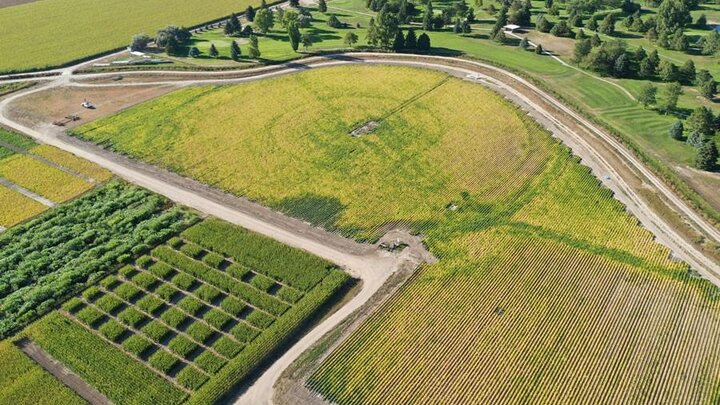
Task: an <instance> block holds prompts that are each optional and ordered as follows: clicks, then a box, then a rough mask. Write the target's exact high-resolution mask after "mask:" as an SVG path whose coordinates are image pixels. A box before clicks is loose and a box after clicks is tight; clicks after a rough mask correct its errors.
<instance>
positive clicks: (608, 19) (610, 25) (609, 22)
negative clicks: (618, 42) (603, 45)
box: [598, 13, 615, 35]
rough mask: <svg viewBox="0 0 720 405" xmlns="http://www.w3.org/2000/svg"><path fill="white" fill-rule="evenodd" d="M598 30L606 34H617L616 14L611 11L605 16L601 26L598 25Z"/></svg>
mask: <svg viewBox="0 0 720 405" xmlns="http://www.w3.org/2000/svg"><path fill="white" fill-rule="evenodd" d="M598 31H600V33H601V34H605V35H613V34H615V16H614V15H613V14H612V13H609V14H608V15H606V16H605V18H603V20H602V22H601V23H600V26H599V27H598Z"/></svg>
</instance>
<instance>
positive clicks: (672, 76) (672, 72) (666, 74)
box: [658, 59, 680, 82]
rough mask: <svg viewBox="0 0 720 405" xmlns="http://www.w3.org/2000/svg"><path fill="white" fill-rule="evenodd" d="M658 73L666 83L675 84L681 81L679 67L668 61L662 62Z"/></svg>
mask: <svg viewBox="0 0 720 405" xmlns="http://www.w3.org/2000/svg"><path fill="white" fill-rule="evenodd" d="M658 73H659V74H660V79H662V80H663V81H664V82H674V81H677V80H678V79H680V72H679V71H678V68H677V66H675V64H674V63H672V62H670V61H669V60H667V59H663V60H661V61H660V68H659V71H658Z"/></svg>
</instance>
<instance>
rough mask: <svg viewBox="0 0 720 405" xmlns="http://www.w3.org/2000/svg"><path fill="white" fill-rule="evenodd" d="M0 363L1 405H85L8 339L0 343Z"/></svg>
mask: <svg viewBox="0 0 720 405" xmlns="http://www.w3.org/2000/svg"><path fill="white" fill-rule="evenodd" d="M0 364H2V367H3V372H2V373H0V387H2V389H1V390H0V404H3V405H19V404H36V405H55V404H63V405H82V404H86V402H85V401H83V399H82V398H80V397H79V396H77V394H75V393H74V392H73V391H72V390H70V389H69V388H68V387H66V386H65V385H63V384H62V383H61V382H59V381H58V380H56V379H55V378H54V377H53V376H52V375H50V374H49V373H48V372H46V371H45V370H43V369H42V367H40V366H39V365H38V364H36V363H35V362H33V361H32V360H31V359H30V358H29V357H27V356H26V355H25V354H24V353H23V352H22V351H20V349H18V348H17V347H16V346H15V345H14V344H12V342H10V341H8V340H5V341H2V342H0Z"/></svg>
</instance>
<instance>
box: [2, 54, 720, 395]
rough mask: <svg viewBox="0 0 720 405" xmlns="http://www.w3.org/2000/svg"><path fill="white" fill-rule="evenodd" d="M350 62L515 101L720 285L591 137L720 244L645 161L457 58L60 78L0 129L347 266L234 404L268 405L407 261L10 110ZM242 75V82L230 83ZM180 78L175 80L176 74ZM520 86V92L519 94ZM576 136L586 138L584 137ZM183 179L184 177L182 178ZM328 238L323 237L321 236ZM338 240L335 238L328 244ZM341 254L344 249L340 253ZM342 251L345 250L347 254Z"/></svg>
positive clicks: (520, 83) (548, 100) (554, 105)
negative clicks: (341, 298)
mask: <svg viewBox="0 0 720 405" xmlns="http://www.w3.org/2000/svg"><path fill="white" fill-rule="evenodd" d="M347 64H391V65H402V66H411V67H420V68H427V69H434V70H440V71H443V72H446V73H449V74H451V75H454V76H456V77H460V78H465V79H467V78H468V77H469V76H471V77H472V81H475V82H478V83H480V84H482V85H485V86H488V87H490V88H492V89H494V90H496V91H498V92H499V93H501V94H503V95H505V96H506V97H508V98H509V99H511V100H513V101H514V102H515V103H516V104H518V105H520V106H521V107H522V108H524V109H525V110H527V111H528V112H529V113H530V114H531V115H532V116H533V117H534V118H535V119H536V120H538V121H539V122H540V123H542V124H543V125H545V126H546V127H547V128H548V129H549V130H551V131H552V132H553V134H554V135H555V136H556V137H558V138H559V139H561V140H562V141H563V142H564V143H565V144H566V145H567V146H569V147H570V148H571V149H572V150H573V153H574V154H576V155H578V156H580V157H581V158H582V160H583V164H585V165H587V166H589V167H590V168H591V169H592V170H593V173H595V175H596V176H598V177H599V178H606V177H605V176H610V178H611V179H612V180H611V181H607V180H606V181H604V182H603V183H604V184H605V185H606V186H607V187H609V188H610V189H612V190H613V191H614V192H615V196H616V198H617V199H618V200H620V201H621V202H623V203H624V204H625V205H626V206H627V208H628V210H629V211H630V212H632V213H633V214H634V215H635V216H636V217H637V218H638V219H639V220H640V221H641V222H642V224H643V225H644V226H645V227H646V228H648V229H649V230H650V231H652V232H653V233H654V234H655V236H656V237H657V238H658V240H659V241H660V242H662V243H663V244H665V245H667V246H668V247H670V248H671V249H672V250H673V252H675V254H676V255H677V256H678V257H680V258H682V259H683V260H685V261H687V262H688V263H689V264H690V265H691V266H693V267H694V268H695V269H697V270H698V271H699V272H701V273H702V274H703V275H704V276H705V277H707V278H708V279H710V280H711V281H712V282H713V283H715V284H716V285H720V276H719V275H720V268H719V267H718V265H717V263H715V262H714V261H713V260H712V259H710V258H708V257H706V256H705V255H703V254H702V252H700V251H698V250H697V249H696V248H695V247H694V246H693V245H691V244H690V243H688V242H686V241H685V240H684V239H683V238H682V237H681V236H680V235H679V234H678V233H677V232H676V231H675V230H674V229H673V227H672V226H671V225H670V224H669V223H668V222H667V221H665V220H664V219H663V218H662V217H661V216H660V215H659V214H658V213H656V212H655V211H653V209H652V208H651V207H649V206H648V204H647V203H646V202H645V201H644V200H643V199H642V198H641V197H640V195H639V193H638V190H636V189H635V188H634V186H633V185H631V184H630V182H629V181H627V180H626V179H624V178H623V177H622V172H621V171H619V170H616V168H615V167H613V165H612V164H611V163H610V161H609V159H606V157H605V156H604V155H603V151H600V150H598V149H597V148H595V147H594V146H593V143H592V142H589V141H588V140H587V139H585V137H587V136H588V134H592V136H595V137H596V138H598V139H600V140H602V141H603V142H604V143H605V146H608V147H609V148H611V149H612V150H613V151H614V152H615V153H617V154H619V155H620V156H622V157H623V159H624V164H626V165H627V166H628V167H629V168H632V169H633V170H634V171H636V172H638V173H640V175H642V177H643V180H644V181H645V182H647V183H648V184H649V185H650V186H651V187H652V188H653V189H654V190H656V191H657V193H658V194H660V195H662V196H663V197H665V198H666V199H667V200H669V201H670V202H671V203H672V204H673V205H674V206H676V207H677V209H678V210H680V211H681V212H682V213H683V214H684V215H685V216H686V217H687V218H688V220H690V221H691V222H692V223H693V224H694V225H695V226H697V227H698V228H699V229H702V230H703V231H704V232H705V233H706V234H707V235H708V236H709V237H710V238H712V239H713V240H715V241H716V242H720V232H719V231H718V230H717V229H716V228H715V227H713V226H712V225H711V224H710V223H708V222H707V221H705V219H704V218H702V217H701V216H700V215H698V214H697V213H696V212H695V211H694V210H692V208H691V207H689V206H688V205H687V204H686V203H685V202H684V201H683V200H682V199H680V198H679V197H677V196H676V195H675V194H674V193H672V191H671V190H670V189H669V188H668V187H667V186H666V185H665V184H664V183H663V182H662V180H661V179H660V178H658V177H657V176H655V175H654V173H652V172H651V171H650V170H649V169H647V168H646V167H645V166H644V165H643V164H642V162H640V161H639V159H637V158H635V157H634V155H633V154H632V153H631V152H630V151H629V150H627V149H626V148H625V147H624V146H623V145H622V144H620V143H619V142H617V141H616V140H615V139H614V138H613V137H612V136H611V135H609V134H607V133H605V132H604V131H603V130H601V129H600V128H598V127H596V126H595V125H594V124H592V123H590V122H589V121H588V120H586V119H584V118H583V117H582V116H580V115H579V114H576V113H575V112H573V111H572V110H571V109H569V108H568V107H566V106H565V105H563V104H562V103H560V102H559V101H557V100H556V99H554V97H552V96H550V95H549V94H547V93H545V92H544V91H542V90H541V89H539V88H537V87H536V86H534V85H533V84H531V83H529V82H527V81H526V80H525V79H523V78H521V77H519V76H517V75H515V74H513V73H510V72H507V71H504V70H502V69H499V68H496V67H494V66H491V65H487V64H484V63H481V62H474V61H468V60H465V59H459V58H447V57H434V56H421V57H420V56H410V55H394V54H375V53H353V54H347V55H334V56H328V57H315V58H308V59H307V60H305V61H302V63H299V62H295V63H291V64H286V65H280V66H271V67H263V68H258V69H253V70H245V71H238V72H227V71H226V72H220V73H216V72H178V73H168V74H166V73H158V72H154V73H153V74H152V75H151V76H161V77H163V78H162V79H158V80H157V81H150V82H141V83H99V84H93V83H88V82H78V80H85V79H90V78H97V77H102V76H100V75H77V76H68V75H63V76H62V77H58V78H56V79H55V80H51V81H50V82H49V83H48V84H47V85H44V86H40V87H36V88H33V89H31V90H29V91H24V92H20V93H16V94H14V95H12V96H10V97H8V98H6V99H4V100H3V101H2V102H0V123H1V124H4V125H6V126H9V127H11V128H14V129H16V130H18V131H21V132H24V133H26V134H28V135H30V136H32V137H33V138H35V139H37V140H39V141H40V142H44V143H48V144H51V145H54V146H57V147H59V148H61V149H65V150H67V151H69V152H72V153H74V154H76V155H78V156H80V157H83V158H85V159H88V160H90V161H93V162H95V163H98V164H100V165H101V166H103V167H106V168H108V169H110V170H111V171H113V172H114V173H116V174H117V175H118V176H119V177H122V178H125V179H126V180H128V181H130V182H133V183H136V184H138V185H140V186H143V187H146V188H148V189H150V190H152V191H155V192H157V193H159V194H162V195H165V196H166V197H168V198H170V199H172V200H174V201H176V202H178V203H181V204H184V205H188V206H190V207H193V208H195V209H198V210H200V211H202V212H205V213H208V214H211V215H214V216H217V217H219V218H222V219H225V220H228V221H230V222H233V223H236V224H239V225H242V226H245V227H247V228H249V229H251V230H254V231H257V232H260V233H263V234H265V235H268V236H270V237H273V238H275V239H278V240H280V241H282V242H284V243H287V244H289V245H292V246H296V247H299V248H302V249H305V250H308V251H310V252H312V253H314V254H317V255H319V256H322V257H324V258H327V259H329V260H332V261H334V262H336V263H338V264H340V265H342V266H344V267H345V268H346V269H347V270H348V271H349V272H350V273H351V274H353V275H354V276H356V277H358V278H360V279H362V280H363V288H362V291H361V292H360V293H359V294H358V295H357V296H356V297H354V298H353V299H352V300H351V301H350V302H349V303H347V304H346V305H344V306H343V307H342V308H341V309H340V310H339V311H338V312H336V313H335V314H333V315H332V316H330V317H328V318H327V319H325V320H324V321H323V322H322V323H320V324H319V325H318V326H317V327H316V328H314V329H313V330H312V331H310V332H309V333H308V334H307V335H306V336H305V337H303V338H302V339H301V340H299V341H298V342H297V343H296V344H295V345H293V346H292V347H291V348H290V349H289V350H288V351H287V352H286V353H285V354H284V355H283V356H282V357H281V358H279V359H278V360H277V361H276V362H275V363H273V365H272V366H271V367H270V368H269V369H268V370H266V372H265V373H264V374H263V375H261V376H260V377H259V378H258V379H257V380H256V381H255V382H254V384H253V385H252V386H251V387H249V389H248V390H247V391H246V392H245V393H244V394H243V395H242V396H241V397H240V398H239V400H238V403H242V404H261V403H271V402H272V393H273V388H272V387H273V385H274V384H275V382H276V381H277V378H278V377H279V375H280V373H281V372H282V371H283V370H284V369H285V368H286V367H287V366H288V365H290V363H292V362H293V361H294V360H295V359H296V358H297V357H298V356H299V355H300V354H301V353H302V352H304V351H305V350H306V349H307V348H308V347H310V346H311V345H312V344H313V343H314V342H315V341H317V340H318V339H319V338H320V337H322V335H324V334H325V333H326V332H328V331H330V330H332V329H333V328H334V327H335V326H336V325H337V324H338V323H339V322H340V321H342V320H343V319H344V318H345V317H346V316H348V315H349V314H350V313H352V311H354V310H355V309H356V308H358V307H359V306H360V305H362V304H363V303H364V302H365V301H366V300H367V299H369V297H370V296H372V294H373V293H374V292H375V291H377V289H379V288H380V286H382V284H383V283H384V281H385V280H386V279H387V277H388V276H389V275H390V274H392V272H393V271H394V270H396V269H397V268H398V266H399V265H401V264H402V263H403V261H404V260H406V259H408V257H402V256H394V255H389V254H384V253H381V252H378V251H377V250H374V249H372V248H370V247H368V246H367V245H360V244H357V245H358V246H354V247H353V246H352V244H353V243H354V242H351V241H343V243H339V244H328V243H326V241H325V240H318V239H317V238H318V236H317V235H318V231H317V229H315V228H312V227H309V226H303V225H302V224H300V225H298V224H297V221H295V222H292V221H289V222H292V226H289V225H288V226H285V225H283V224H282V223H278V222H277V221H276V222H272V221H270V222H269V221H268V220H267V219H266V218H260V219H259V218H258V217H257V216H254V215H252V212H250V213H248V211H247V210H242V209H238V207H237V206H235V205H233V204H226V203H224V202H223V201H222V200H219V199H218V198H213V196H212V195H211V196H208V195H205V194H203V193H198V191H197V189H196V186H197V185H194V184H191V185H188V183H187V179H184V180H182V179H178V178H175V177H173V175H170V174H167V173H162V175H158V174H157V172H153V171H149V170H147V168H146V167H144V165H143V164H141V163H139V162H133V161H130V160H128V159H125V158H122V157H120V156H117V155H115V154H113V153H111V152H107V151H103V150H101V149H99V148H98V147H96V146H95V145H91V144H88V143H85V142H82V141H79V140H76V139H74V138H69V137H67V136H66V135H64V134H62V133H61V132H60V131H58V130H57V129H55V128H52V127H49V126H46V127H43V128H40V129H34V128H29V127H26V126H24V125H22V124H20V123H17V122H15V121H13V120H12V119H10V118H8V116H7V112H8V106H9V105H10V104H11V103H12V102H13V101H14V100H17V99H19V98H21V97H23V96H25V95H27V94H31V93H34V92H38V91H43V90H45V89H48V88H51V87H57V86H87V87H93V86H97V87H101V86H133V85H148V84H163V85H168V84H171V85H175V86H178V87H183V86H192V85H199V84H211V83H241V82H246V81H253V80H262V79H266V78H271V77H275V76H279V75H286V74H292V73H295V72H299V71H304V70H307V69H317V68H322V67H329V66H338V65H347ZM233 74H237V75H238V76H241V77H232V75H233ZM123 75H125V76H128V77H131V76H133V75H137V76H140V75H146V73H132V74H130V73H127V72H124V73H123ZM175 75H177V76H180V77H178V78H176V79H175V80H173V79H172V77H173V76H175ZM518 87H522V88H520V89H519V88H518ZM578 128H579V129H580V130H578ZM177 177H179V176H177ZM321 236H322V235H321ZM324 237H328V238H337V236H332V235H330V236H328V235H325V236H324ZM338 246H341V247H338ZM342 246H346V247H348V248H347V249H345V248H343V247H342Z"/></svg>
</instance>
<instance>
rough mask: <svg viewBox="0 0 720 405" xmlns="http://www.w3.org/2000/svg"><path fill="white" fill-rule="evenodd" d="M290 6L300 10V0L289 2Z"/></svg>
mask: <svg viewBox="0 0 720 405" xmlns="http://www.w3.org/2000/svg"><path fill="white" fill-rule="evenodd" d="M288 4H289V5H290V7H292V8H298V7H299V6H300V0H288Z"/></svg>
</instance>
